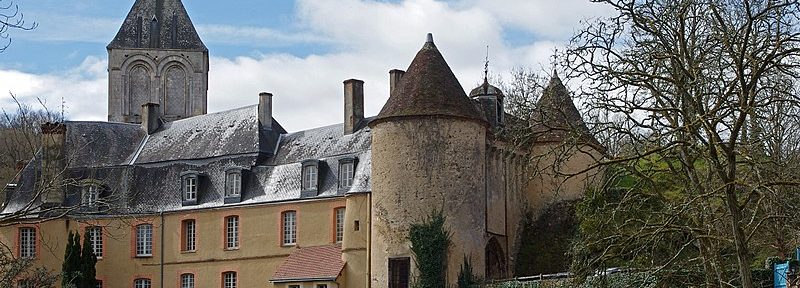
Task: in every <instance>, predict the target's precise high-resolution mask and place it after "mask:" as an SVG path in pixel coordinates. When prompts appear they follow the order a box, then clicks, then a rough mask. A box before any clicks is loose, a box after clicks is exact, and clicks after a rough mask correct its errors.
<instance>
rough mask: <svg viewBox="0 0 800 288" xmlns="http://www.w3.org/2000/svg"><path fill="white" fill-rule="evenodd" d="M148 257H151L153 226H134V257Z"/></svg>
mask: <svg viewBox="0 0 800 288" xmlns="http://www.w3.org/2000/svg"><path fill="white" fill-rule="evenodd" d="M150 256H153V225H151V224H140V225H138V226H136V257H150ZM148 281H150V280H148ZM148 283H149V282H148ZM147 287H150V286H149V284H148V286H147Z"/></svg>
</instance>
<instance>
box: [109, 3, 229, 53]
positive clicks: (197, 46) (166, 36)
mask: <svg viewBox="0 0 800 288" xmlns="http://www.w3.org/2000/svg"><path fill="white" fill-rule="evenodd" d="M221 5H222V4H221ZM153 19H156V21H158V25H157V26H158V29H157V30H158V34H157V35H154V32H155V31H152V30H153V29H151V27H152V26H153V25H151V22H152V21H153ZM140 33H141V34H140ZM152 37H157V38H158V39H156V40H154V41H152V43H153V44H155V45H151V38H152ZM154 46H155V47H154ZM108 48H109V49H111V48H161V49H182V50H191V51H208V48H206V45H205V44H203V41H202V40H200V35H198V34H197V31H196V30H195V28H194V25H193V24H192V20H191V19H190V18H189V14H188V13H186V8H185V7H184V6H183V3H181V0H136V3H134V4H133V7H132V8H131V11H130V12H128V16H127V17H126V18H125V21H124V22H123V23H122V26H121V27H120V29H119V32H117V36H116V37H114V40H112V41H111V43H109V44H108Z"/></svg>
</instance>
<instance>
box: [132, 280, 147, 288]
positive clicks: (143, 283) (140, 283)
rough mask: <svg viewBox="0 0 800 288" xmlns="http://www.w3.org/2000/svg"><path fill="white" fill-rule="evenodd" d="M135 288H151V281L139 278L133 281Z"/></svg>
mask: <svg viewBox="0 0 800 288" xmlns="http://www.w3.org/2000/svg"><path fill="white" fill-rule="evenodd" d="M133 288H150V279H145V278H139V279H136V280H133Z"/></svg>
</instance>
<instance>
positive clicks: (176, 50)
mask: <svg viewBox="0 0 800 288" xmlns="http://www.w3.org/2000/svg"><path fill="white" fill-rule="evenodd" d="M106 48H107V50H108V74H109V75H108V120H109V121H114V122H128V123H141V121H142V119H141V114H142V112H141V110H142V105H143V104H145V103H157V104H159V111H158V112H159V114H160V116H161V119H163V120H165V121H172V120H176V119H181V118H186V117H191V116H196V115H202V114H206V111H207V106H208V105H207V104H208V48H206V46H205V44H203V41H202V40H200V36H199V35H198V34H197V31H196V30H195V28H194V25H193V24H192V21H191V19H189V15H188V14H187V13H186V9H185V8H184V7H183V3H181V1H180V0H136V3H134V4H133V8H131V11H130V12H129V13H128V16H127V17H126V18H125V22H123V23H122V27H121V28H120V29H119V32H117V36H116V37H114V40H112V41H111V43H109V44H108V46H107V47H106Z"/></svg>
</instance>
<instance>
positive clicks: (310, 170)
mask: <svg viewBox="0 0 800 288" xmlns="http://www.w3.org/2000/svg"><path fill="white" fill-rule="evenodd" d="M301 176H302V190H303V191H302V192H301V196H302V197H310V196H317V193H318V192H319V190H318V189H317V186H318V184H319V161H318V160H306V161H303V170H302V173H301Z"/></svg>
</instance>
